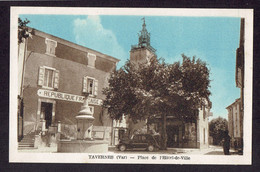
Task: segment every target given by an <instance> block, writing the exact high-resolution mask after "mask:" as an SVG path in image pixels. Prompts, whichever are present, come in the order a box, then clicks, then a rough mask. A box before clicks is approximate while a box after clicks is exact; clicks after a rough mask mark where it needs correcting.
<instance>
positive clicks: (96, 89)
mask: <svg viewBox="0 0 260 172" xmlns="http://www.w3.org/2000/svg"><path fill="white" fill-rule="evenodd" d="M94 86H95V88H94V95H95V96H97V95H98V80H96V79H95V84H94Z"/></svg>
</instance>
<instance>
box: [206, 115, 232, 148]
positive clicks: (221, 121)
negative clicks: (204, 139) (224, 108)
mask: <svg viewBox="0 0 260 172" xmlns="http://www.w3.org/2000/svg"><path fill="white" fill-rule="evenodd" d="M226 130H228V121H227V120H226V119H225V118H221V117H218V118H215V119H212V120H211V121H210V122H209V135H210V136H212V137H213V144H214V145H219V144H220V143H221V141H222V139H223V133H224V132H225V131H226Z"/></svg>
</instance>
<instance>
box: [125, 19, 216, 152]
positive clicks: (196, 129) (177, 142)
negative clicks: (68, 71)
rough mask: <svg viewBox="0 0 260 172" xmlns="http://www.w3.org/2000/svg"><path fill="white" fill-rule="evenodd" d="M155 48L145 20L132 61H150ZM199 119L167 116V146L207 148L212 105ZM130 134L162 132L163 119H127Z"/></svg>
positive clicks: (136, 62)
mask: <svg viewBox="0 0 260 172" xmlns="http://www.w3.org/2000/svg"><path fill="white" fill-rule="evenodd" d="M155 51H156V50H155V49H154V48H153V47H152V46H151V44H150V33H149V32H148V31H147V29H146V24H145V20H144V23H143V25H142V30H141V31H140V34H139V41H138V44H137V45H134V46H132V47H131V51H130V61H131V63H133V64H136V65H138V64H144V63H149V62H150V61H151V59H152V58H157V56H156V53H155ZM196 113H197V116H198V117H197V120H195V121H193V122H190V123H184V124H183V123H182V122H181V121H180V120H179V119H177V118H175V117H174V115H172V116H167V117H166V132H167V147H186V148H206V147H208V145H209V143H208V140H209V130H208V117H209V116H210V115H212V114H211V112H210V107H206V106H205V107H203V108H201V109H198V111H197V112H196ZM127 123H128V128H129V134H130V135H132V134H134V133H151V134H159V133H162V119H161V117H160V116H158V117H157V118H155V119H153V120H152V121H147V120H144V121H139V122H138V123H136V124H135V123H133V122H132V121H131V119H130V120H128V121H127Z"/></svg>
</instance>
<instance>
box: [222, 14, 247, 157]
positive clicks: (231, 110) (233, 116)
mask: <svg viewBox="0 0 260 172" xmlns="http://www.w3.org/2000/svg"><path fill="white" fill-rule="evenodd" d="M244 42H245V19H244V18H241V21H240V41H239V47H238V48H237V51H236V71H235V77H236V78H235V81H236V86H237V87H238V88H240V98H238V99H236V100H235V102H234V103H232V104H231V105H229V106H228V107H227V108H226V109H227V110H228V130H229V135H230V137H231V146H232V147H234V148H235V149H238V151H239V152H241V153H243V135H244V134H243V130H244V81H245V80H244V77H245V76H244V75H245V67H244V65H245V63H244V61H245V51H244Z"/></svg>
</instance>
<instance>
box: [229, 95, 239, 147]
mask: <svg viewBox="0 0 260 172" xmlns="http://www.w3.org/2000/svg"><path fill="white" fill-rule="evenodd" d="M241 105H242V104H241V99H240V98H239V99H236V101H235V102H234V103H232V104H231V105H229V106H228V107H227V108H226V109H227V110H228V134H229V136H230V137H231V147H237V146H238V145H240V144H241V141H242V136H243V135H242V132H241V130H242V127H241V126H243V120H242V119H241V116H242V114H241V111H240V109H241Z"/></svg>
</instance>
